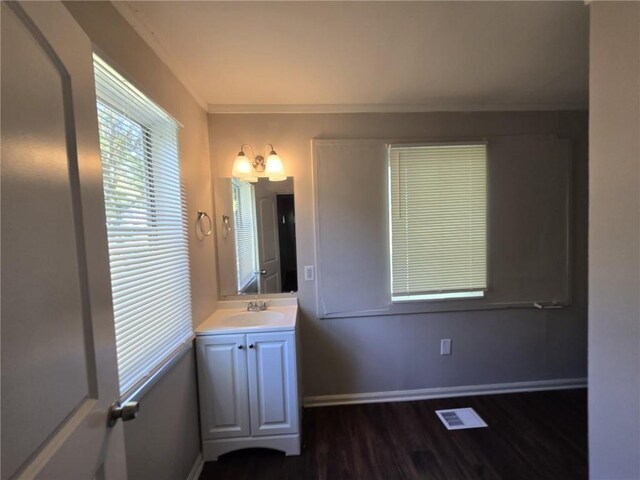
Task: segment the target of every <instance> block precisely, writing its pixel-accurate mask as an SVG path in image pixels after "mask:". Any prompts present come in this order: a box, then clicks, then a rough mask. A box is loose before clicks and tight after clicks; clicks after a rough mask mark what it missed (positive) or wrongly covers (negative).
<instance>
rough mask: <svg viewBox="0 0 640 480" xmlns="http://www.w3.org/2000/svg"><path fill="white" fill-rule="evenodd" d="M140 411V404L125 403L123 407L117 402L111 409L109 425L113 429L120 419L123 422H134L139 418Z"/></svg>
mask: <svg viewBox="0 0 640 480" xmlns="http://www.w3.org/2000/svg"><path fill="white" fill-rule="evenodd" d="M138 410H140V404H139V403H138V402H125V403H124V404H123V405H121V404H120V402H115V403H113V404H112V405H111V407H110V408H109V417H108V420H107V425H109V426H110V427H113V426H114V425H115V424H116V422H117V421H118V419H119V418H121V419H122V421H123V422H128V421H129V420H133V419H134V418H136V417H137V416H138Z"/></svg>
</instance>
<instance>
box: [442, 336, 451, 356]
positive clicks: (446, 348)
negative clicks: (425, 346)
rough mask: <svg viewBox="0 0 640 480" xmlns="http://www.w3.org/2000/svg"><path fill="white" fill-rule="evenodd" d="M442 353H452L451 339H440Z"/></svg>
mask: <svg viewBox="0 0 640 480" xmlns="http://www.w3.org/2000/svg"><path fill="white" fill-rule="evenodd" d="M440 355H451V339H450V338H443V339H442V340H440Z"/></svg>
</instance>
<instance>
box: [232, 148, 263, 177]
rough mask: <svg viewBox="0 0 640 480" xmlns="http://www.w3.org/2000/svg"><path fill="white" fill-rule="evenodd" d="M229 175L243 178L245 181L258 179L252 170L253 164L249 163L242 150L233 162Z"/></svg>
mask: <svg viewBox="0 0 640 480" xmlns="http://www.w3.org/2000/svg"><path fill="white" fill-rule="evenodd" d="M231 176H232V177H235V178H239V179H241V180H245V181H247V182H257V181H258V177H257V176H256V174H255V172H254V171H253V166H252V165H251V162H250V161H249V159H248V158H247V156H246V155H245V154H244V152H240V153H238V156H237V157H236V159H235V161H234V162H233V170H232V171H231Z"/></svg>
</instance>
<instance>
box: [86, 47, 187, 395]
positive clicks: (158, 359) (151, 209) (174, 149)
mask: <svg viewBox="0 0 640 480" xmlns="http://www.w3.org/2000/svg"><path fill="white" fill-rule="evenodd" d="M97 63H100V64H104V65H105V66H106V69H105V68H104V67H102V66H100V68H97V67H96V64H97ZM101 69H103V70H105V71H107V74H106V75H107V76H112V77H114V78H116V79H118V80H119V81H120V83H122V84H123V86H122V88H121V89H120V90H119V91H117V92H116V93H114V94H113V95H114V96H113V97H111V95H112V94H111V93H109V94H107V95H106V96H101V95H100V94H99V91H98V90H99V89H98V87H97V83H98V82H97V81H98V73H97V72H98V70H101ZM94 71H95V74H94V81H95V82H96V114H97V115H98V125H99V129H100V128H101V127H100V114H99V106H100V105H102V106H103V107H104V108H106V109H107V110H109V111H110V112H111V113H112V114H113V115H116V116H119V117H122V118H124V119H126V120H127V121H128V122H132V123H134V124H135V125H136V126H138V127H140V129H141V135H142V137H141V141H142V152H141V153H142V156H141V161H140V165H142V168H141V175H142V176H143V185H141V186H140V192H141V196H142V197H143V202H141V203H143V204H144V207H143V208H144V209H145V211H146V216H145V217H143V218H144V223H145V225H144V226H143V225H142V224H141V225H140V227H141V229H146V230H149V231H150V233H153V230H155V229H156V228H161V227H162V222H164V221H165V220H166V218H164V219H163V217H166V211H164V213H163V210H162V209H163V208H165V207H163V206H162V204H163V203H166V198H165V199H164V200H163V198H162V197H166V196H175V194H174V193H173V190H177V191H179V204H180V207H179V210H180V213H179V214H175V215H174V216H175V218H173V217H172V218H173V221H176V222H177V221H179V222H180V224H181V225H182V228H181V230H182V238H183V241H179V240H177V239H176V242H177V243H176V245H179V246H180V247H179V248H183V250H184V251H185V252H186V254H183V257H182V260H185V261H184V262H182V261H181V262H179V263H180V265H178V266H177V267H176V270H175V273H174V275H183V276H184V271H185V269H186V276H185V277H184V279H185V282H183V283H180V282H177V283H176V284H175V285H174V286H173V287H172V289H175V288H179V289H180V290H186V293H185V294H186V301H185V302H184V305H182V304H180V305H181V306H180V307H179V308H178V310H177V312H178V313H179V314H180V317H182V318H180V323H179V324H178V323H177V321H172V320H162V323H158V322H156V323H155V324H154V325H156V327H157V326H158V325H159V326H161V327H162V328H166V325H170V324H171V323H173V324H174V326H175V327H176V328H175V332H174V334H175V336H169V337H159V338H158V340H162V339H163V338H168V339H170V340H171V341H164V342H163V341H158V342H157V343H153V344H150V345H149V346H146V347H145V348H144V350H145V352H146V353H150V352H153V353H154V354H155V355H154V356H153V357H152V360H150V359H149V358H145V360H144V361H143V362H140V363H139V366H138V367H137V372H136V373H137V374H136V375H135V377H132V378H135V381H134V382H130V381H129V382H127V385H128V387H127V388H126V389H124V390H123V388H122V387H123V385H122V378H121V377H122V372H121V365H120V362H121V361H122V359H121V358H120V357H119V358H118V382H119V393H120V400H121V401H123V402H124V401H130V400H135V399H139V398H140V397H142V396H143V395H144V394H145V393H146V392H147V391H148V389H149V388H150V387H151V386H152V385H153V384H155V382H156V381H158V379H160V378H161V377H162V375H164V373H165V372H166V371H168V369H170V368H171V366H172V365H174V364H175V363H176V362H177V361H179V360H180V359H181V358H182V357H183V356H184V355H185V354H186V353H187V352H188V351H189V350H190V349H191V348H192V344H193V339H194V338H195V337H194V334H193V306H192V302H191V276H190V274H189V271H190V257H189V253H188V250H189V236H188V215H187V210H186V208H187V204H186V195H185V193H186V192H185V191H184V184H183V179H182V169H181V163H182V162H181V148H180V137H181V135H180V129H181V127H182V125H181V124H180V122H178V121H177V120H176V119H175V118H173V117H172V116H171V115H170V114H168V113H167V112H166V111H165V110H164V109H163V108H162V107H161V106H160V105H158V103H156V102H155V100H154V99H153V98H152V97H151V96H149V95H147V94H145V93H144V92H143V91H142V90H140V89H139V88H138V87H137V85H136V84H135V83H134V82H131V81H130V80H129V79H128V78H127V77H126V76H125V75H124V74H122V73H121V72H120V70H119V69H118V68H117V66H115V65H113V64H112V63H111V62H109V61H108V60H106V59H105V58H103V57H102V56H101V55H100V53H99V52H94ZM101 75H102V76H104V73H101ZM101 81H102V82H104V83H103V84H102V85H103V86H102V87H101V88H110V87H106V85H107V84H108V82H109V81H112V80H105V79H103V80H101ZM127 96H132V97H131V98H133V99H134V100H132V108H130V109H126V111H125V110H123V109H122V108H120V107H119V106H118V105H116V104H114V101H113V100H112V99H113V98H116V100H115V103H117V101H118V100H117V99H118V98H119V99H120V100H122V98H127ZM138 97H140V98H142V100H139V98H138ZM149 106H150V107H149ZM173 129H175V139H174V137H173ZM168 133H169V134H170V137H169V140H167V134H168ZM155 137H157V138H155ZM102 141H103V138H102V133H100V144H101V145H102ZM101 148H102V147H101ZM156 150H157V151H156ZM100 154H101V163H102V162H103V158H102V151H101V153H100ZM165 159H166V162H169V163H166V162H165V163H161V162H162V161H163V160H165ZM111 162H112V163H114V164H115V163H116V162H115V161H114V160H111ZM172 162H175V163H173V164H172ZM115 166H116V167H117V165H115ZM172 169H175V172H174V171H173V170H172ZM103 170H104V164H103ZM168 172H174V173H169V174H174V175H175V185H171V181H168V180H167V178H166V175H167V174H168ZM110 175H111V174H110ZM113 175H118V173H117V171H114V173H113ZM158 176H160V178H161V181H160V183H158V182H157V181H156V179H157V177H158ZM163 177H164V178H163ZM104 178H105V177H104V173H103V179H104ZM131 179H133V180H134V181H135V178H133V177H129V180H131ZM159 189H160V190H161V191H159ZM165 189H166V190H165ZM102 190H103V195H105V220H107V233H108V234H109V225H108V224H109V222H108V217H107V211H108V209H109V207H107V200H106V194H107V190H106V187H103V189H102ZM111 202H113V200H112V201H111ZM169 208H173V209H174V211H175V208H176V206H172V207H169ZM133 230H135V226H134V227H133ZM154 236H155V234H154ZM143 243H144V242H143ZM146 246H148V247H149V248H157V246H155V247H154V246H153V244H152V243H149V242H147V245H146ZM184 255H186V259H185V258H184ZM176 258H177V257H176ZM174 261H175V260H174ZM147 268H149V267H147ZM109 270H110V276H112V275H113V270H112V265H111V249H110V250H109ZM181 271H182V272H183V273H182V274H180V273H179V272H181ZM150 274H151V275H154V273H153V271H152V272H150ZM156 274H157V272H156ZM110 284H111V285H112V288H113V278H112V277H111V278H110ZM141 305H144V304H143V303H141ZM155 307H157V305H156V306H155ZM169 307H171V308H173V307H174V304H171V305H169ZM176 318H178V317H176ZM187 318H188V321H187ZM114 320H115V317H114ZM138 320H139V319H138ZM146 322H149V320H148V319H147V320H145V323H146ZM134 323H135V322H134ZM151 323H153V322H151ZM187 326H188V328H187ZM131 328H132V330H135V329H136V328H139V327H135V326H134V327H131ZM152 328H153V327H152ZM187 333H189V334H188V335H187ZM178 339H179V341H178ZM154 345H155V346H158V345H160V346H162V347H163V348H159V349H156V350H155V351H154ZM129 348H131V347H129ZM136 351H137V350H136ZM124 358H125V359H128V358H129V357H128V356H125V357H124Z"/></svg>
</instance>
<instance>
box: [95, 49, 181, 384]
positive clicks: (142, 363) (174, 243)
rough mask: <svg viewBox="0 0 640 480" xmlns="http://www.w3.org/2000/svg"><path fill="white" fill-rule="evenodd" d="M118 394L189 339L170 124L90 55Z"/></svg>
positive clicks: (175, 128) (175, 157) (177, 171)
mask: <svg viewBox="0 0 640 480" xmlns="http://www.w3.org/2000/svg"><path fill="white" fill-rule="evenodd" d="M94 71H95V80H96V94H97V103H98V125H99V132H100V151H101V157H102V171H103V184H104V199H105V209H106V218H107V234H108V242H109V262H110V267H111V285H112V291H113V307H114V315H115V330H116V347H117V355H118V374H119V378H120V394H121V396H122V397H126V396H127V395H128V394H130V393H132V392H134V391H135V390H136V389H137V388H138V387H139V386H141V385H142V384H143V383H144V382H145V380H146V379H147V378H148V377H149V376H150V375H152V374H153V373H154V372H155V371H156V370H157V369H158V368H159V367H160V366H161V365H162V364H163V363H164V362H165V361H166V360H167V359H168V358H170V356H171V354H172V353H173V352H174V351H175V350H176V349H177V348H179V347H180V346H181V345H182V344H183V343H184V342H186V341H188V340H189V339H190V338H191V337H192V334H193V330H192V319H191V294H190V280H189V256H188V245H187V224H186V211H185V199H184V191H183V189H182V187H181V183H180V169H179V160H178V125H177V124H176V122H175V121H174V120H173V119H172V118H171V117H170V116H169V115H167V114H166V113H165V112H164V111H163V110H162V109H160V108H159V107H158V106H157V105H156V104H155V103H153V102H152V101H151V100H149V99H148V98H147V97H146V96H145V95H144V94H142V93H141V92H140V91H139V90H137V89H136V88H135V87H134V86H133V85H131V84H130V83H129V82H128V81H127V80H126V79H124V78H123V77H122V76H121V75H119V74H118V73H117V72H116V71H115V70H113V69H112V68H111V67H110V66H109V65H108V64H106V63H105V62H104V61H103V60H101V59H100V58H99V57H98V56H95V55H94Z"/></svg>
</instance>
